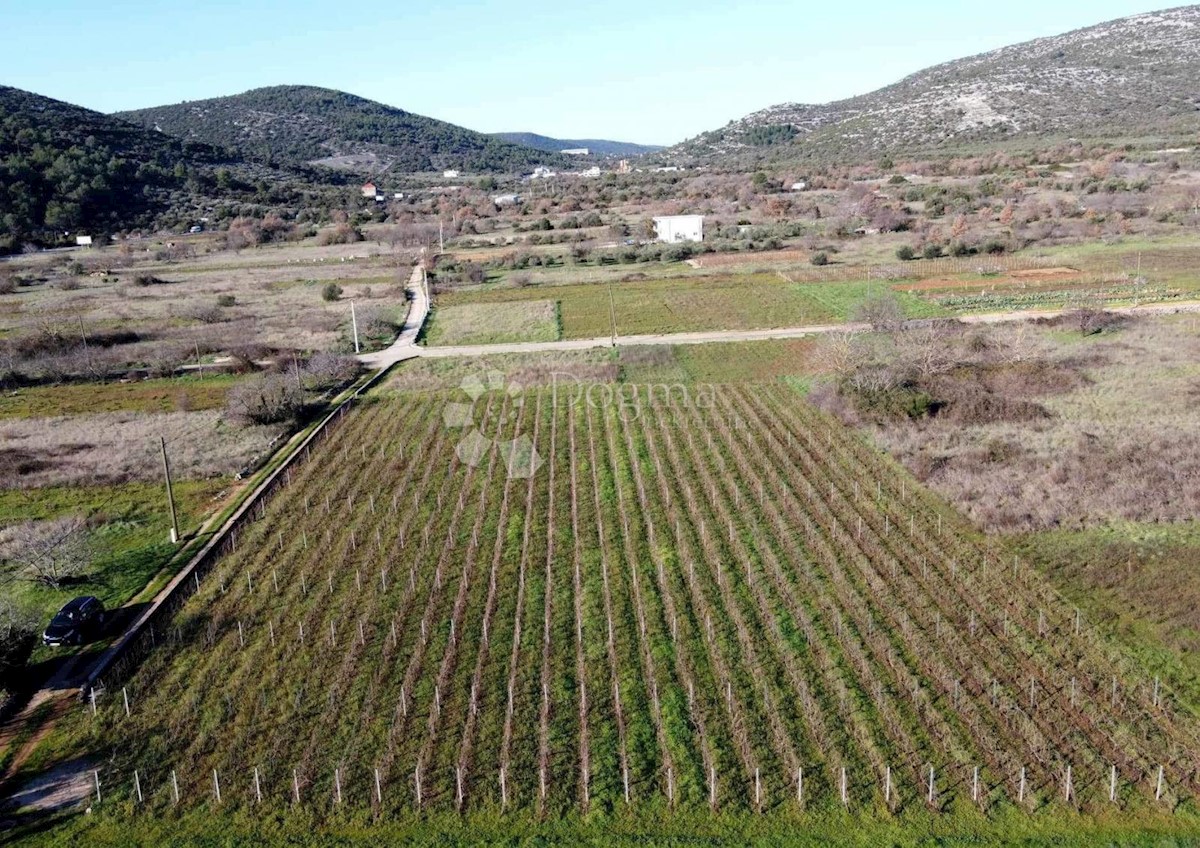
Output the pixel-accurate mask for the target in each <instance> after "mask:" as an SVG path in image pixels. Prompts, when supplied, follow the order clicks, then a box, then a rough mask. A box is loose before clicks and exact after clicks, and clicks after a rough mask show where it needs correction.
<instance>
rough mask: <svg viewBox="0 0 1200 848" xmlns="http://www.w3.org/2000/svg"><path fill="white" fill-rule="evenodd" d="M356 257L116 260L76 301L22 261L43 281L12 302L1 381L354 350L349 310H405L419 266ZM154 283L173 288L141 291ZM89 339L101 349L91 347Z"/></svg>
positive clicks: (0, 346) (85, 283)
mask: <svg viewBox="0 0 1200 848" xmlns="http://www.w3.org/2000/svg"><path fill="white" fill-rule="evenodd" d="M347 247H353V246H339V248H340V250H339V251H331V249H329V248H318V247H312V246H295V245H289V246H286V247H281V248H278V249H274V248H264V249H259V250H253V251H243V252H241V253H235V252H223V253H212V254H207V255H204V256H200V257H196V258H193V259H186V260H181V261H179V262H172V263H169V264H163V263H154V262H152V261H150V260H149V259H148V258H145V257H143V258H140V259H139V257H138V256H137V255H134V256H132V257H129V256H120V255H119V254H118V253H117V252H116V251H104V252H100V253H95V254H89V255H88V256H87V257H86V258H87V260H88V262H89V263H91V264H97V265H98V267H100V266H103V263H104V262H105V257H109V258H110V259H111V260H112V261H111V262H110V264H111V265H112V267H110V268H109V269H108V270H109V273H102V272H99V271H98V272H97V273H96V274H93V275H90V276H87V277H84V278H77V279H79V280H80V281H81V282H82V285H81V286H80V287H79V288H77V289H73V290H63V289H62V288H61V287H59V286H58V285H57V282H58V280H59V275H60V274H61V271H60V270H58V269H54V268H49V267H43V266H44V264H45V263H44V262H43V263H42V264H41V265H39V264H31V263H30V261H28V260H20V261H19V262H18V263H16V264H20V262H25V265H26V266H28V267H25V272H26V273H29V274H33V276H34V278H35V279H36V280H38V282H36V283H35V284H34V285H29V286H22V287H20V288H19V289H17V290H16V291H15V292H13V293H11V294H2V295H0V372H2V371H4V370H5V369H7V368H12V369H13V370H15V371H16V372H17V373H18V374H20V375H22V376H23V378H24V379H32V380H39V381H50V382H53V381H55V380H57V379H59V378H60V377H61V376H63V375H65V374H88V373H93V374H94V373H101V374H108V375H116V374H121V373H123V372H124V371H125V370H134V369H148V370H149V371H151V372H152V373H169V372H170V371H171V370H172V369H174V368H175V367H177V366H178V365H180V364H182V363H186V362H189V361H194V360H195V358H196V356H197V354H199V355H201V356H206V355H208V354H218V355H219V354H222V353H228V352H230V351H231V350H234V349H236V348H238V347H244V346H247V345H253V346H258V347H260V348H276V349H285V350H290V349H297V350H301V351H320V350H338V349H342V348H348V347H349V345H350V334H349V325H350V304H349V302H348V301H350V300H355V301H356V302H357V303H358V305H359V306H360V307H362V308H365V307H367V306H379V307H384V308H386V309H389V310H391V311H398V310H400V309H402V308H403V303H404V295H403V284H404V282H405V281H406V280H407V279H408V275H409V271H410V268H411V261H410V257H408V256H407V255H401V254H397V255H391V254H388V255H379V256H373V257H369V258H368V257H366V250H365V248H364V247H363V245H361V244H360V245H358V254H359V258H357V259H350V258H347V257H348V256H354V255H355V254H353V253H349V254H347V253H346V248H347ZM343 259H346V261H342V260H343ZM118 260H119V261H118ZM147 277H150V278H154V279H155V280H157V281H161V282H155V283H153V284H150V285H138V284H137V283H136V282H135V281H136V280H137V279H138V278H147ZM73 279H76V278H73ZM332 280H336V281H337V282H338V283H339V285H341V286H342V288H343V290H344V294H343V296H342V299H341V300H339V301H335V302H326V301H324V300H323V299H322V297H321V288H322V286H323V285H324V284H325V283H327V282H329V281H332ZM219 298H220V299H223V300H225V302H228V301H229V298H232V305H226V306H220V305H218V299H219ZM360 312H361V308H360ZM360 317H361V315H360ZM116 332H119V333H120V334H121V338H120V340H119V341H118V342H117V343H116V344H107V343H105V341H104V336H105V335H106V334H109V335H112V334H114V333H116ZM47 338H49V339H52V340H55V341H54V344H53V347H54V351H52V352H50V353H48V354H43V355H41V356H39V357H34V359H33V360H32V361H29V362H25V361H23V359H22V356H21V355H19V353H18V355H17V356H16V359H15V361H14V360H13V359H12V358H11V357H12V351H14V350H16V351H19V350H20V349H21V348H23V347H28V346H29V345H30V343H31V342H36V341H37V340H39V339H47ZM85 338H88V339H90V340H91V344H90V349H86V350H85V348H84V346H83V340H84V339H85ZM10 345H11V346H10Z"/></svg>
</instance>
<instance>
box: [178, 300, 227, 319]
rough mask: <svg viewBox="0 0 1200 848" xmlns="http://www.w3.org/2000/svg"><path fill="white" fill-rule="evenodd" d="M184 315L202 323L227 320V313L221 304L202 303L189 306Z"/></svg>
mask: <svg viewBox="0 0 1200 848" xmlns="http://www.w3.org/2000/svg"><path fill="white" fill-rule="evenodd" d="M184 316H185V317H187V318H191V319H192V320H193V321H199V322H200V323H201V324H219V323H220V322H222V321H224V320H225V315H224V313H222V312H221V309H220V307H219V306H208V305H207V304H201V303H196V304H192V305H191V306H189V307H188V308H187V309H186V310H185V312H184Z"/></svg>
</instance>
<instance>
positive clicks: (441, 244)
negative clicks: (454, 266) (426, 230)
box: [438, 221, 446, 253]
mask: <svg viewBox="0 0 1200 848" xmlns="http://www.w3.org/2000/svg"><path fill="white" fill-rule="evenodd" d="M445 252H446V233H445V225H444V224H443V222H441V221H438V253H445Z"/></svg>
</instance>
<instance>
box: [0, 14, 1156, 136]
mask: <svg viewBox="0 0 1200 848" xmlns="http://www.w3.org/2000/svg"><path fill="white" fill-rule="evenodd" d="M1159 2H1162V0H1159ZM1156 8H1162V7H1161V6H1160V5H1159V3H1155V2H1153V1H1151V2H1137V0H1089V1H1088V2H1079V0H1074V1H1073V2H1058V0H1052V2H1045V0H1038V1H1037V2H1035V0H1008V2H1005V3H1002V4H987V6H986V7H985V6H984V4H981V3H978V2H964V0H957V2H928V0H926V1H925V2H923V1H922V0H911V1H910V2H907V3H898V2H895V0H886V1H885V0H857V1H856V2H833V3H829V2H825V3H819V4H816V3H814V4H809V3H801V2H795V0H792V2H775V0H768V1H767V2H757V3H745V4H739V3H729V2H720V3H716V2H708V3H706V2H704V0H691V2H682V0H657V2H630V0H607V2H592V0H560V2H557V3H547V2H543V3H534V2H528V0H474V2H455V1H454V0H390V2H386V3H377V2H366V1H365V0H351V2H332V3H331V2H328V0H321V2H314V0H291V2H271V3H265V2H254V0H243V2H228V0H199V2H188V0H176V2H166V0H155V1H154V2H146V0H112V2H106V3H94V2H82V0H59V2H56V3H42V2H37V0H0V44H2V45H3V46H2V47H0V84H5V85H14V86H17V87H18V88H24V89H29V90H32V91H36V92H38V93H39V94H45V95H49V96H51V97H55V98H58V99H60V100H66V101H69V102H72V103H78V104H80V105H83V106H88V107H90V108H93V109H99V110H101V111H105V112H110V111H116V110H120V109H133V108H138V107H142V106H158V105H162V104H166V103H175V102H178V101H180V100H199V99H203V98H205V97H215V96H220V95H224V94H235V93H238V92H241V91H245V90H247V89H250V88H257V87H259V86H264V85H278V84H285V83H303V84H309V85H320V86H326V87H329V88H338V89H343V90H345V91H349V92H352V93H354V94H358V95H361V96H363V97H369V98H371V99H373V100H379V101H382V102H384V103H387V104H390V105H392V106H398V107H400V108H402V109H407V110H409V111H412V112H417V113H420V114H423V115H429V116H431V117H435V118H440V119H442V120H446V121H452V122H454V123H457V124H462V125H463V126H467V127H470V128H472V129H477V130H482V131H485V132H495V131H501V130H528V131H532V132H539V133H543V134H545V135H553V136H557V137H560V138H583V137H593V138H594V137H603V138H615V139H619V140H624V141H637V142H643V143H659V144H668V143H673V142H676V141H681V140H683V139H684V138H687V137H690V136H692V135H695V134H696V133H698V132H701V131H703V130H707V129H713V128H716V127H719V126H723V125H724V124H726V123H727V122H728V121H730V120H732V119H734V118H739V117H741V116H742V115H745V114H747V113H749V112H753V111H755V110H758V109H761V108H763V107H766V106H770V105H772V104H775V103H781V102H785V101H801V102H825V101H828V100H835V99H838V98H842V97H849V96H852V95H855V94H862V93H865V92H868V91H871V90H873V89H876V88H879V87H881V86H884V85H887V84H888V83H891V82H895V81H896V80H897V79H899V78H900V77H902V76H904V75H906V74H909V73H912V72H914V71H918V70H920V69H922V68H924V67H927V66H929V65H932V64H936V63H938V62H942V61H946V60H949V59H956V58H960V57H962V56H967V55H970V54H973V53H979V52H983V51H985V50H990V49H993V48H995V47H1002V46H1004V45H1006V44H1011V43H1014V42H1017V41H1024V40H1027V39H1030V38H1037V37H1039V36H1044V35H1055V34H1058V33H1060V32H1064V31H1067V30H1070V29H1075V28H1078V27H1081V26H1088V25H1090V24H1094V23H1100V22H1102V21H1105V20H1108V19H1111V18H1117V17H1123V16H1125V15H1131V14H1136V13H1139V12H1147V11H1152V10H1154V9H1156ZM985 9H986V11H985Z"/></svg>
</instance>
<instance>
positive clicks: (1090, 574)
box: [1017, 522, 1200, 715]
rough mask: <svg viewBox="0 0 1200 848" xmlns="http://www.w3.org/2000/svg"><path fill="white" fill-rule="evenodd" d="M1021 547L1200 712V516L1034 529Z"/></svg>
mask: <svg viewBox="0 0 1200 848" xmlns="http://www.w3.org/2000/svg"><path fill="white" fill-rule="evenodd" d="M1017 547H1018V549H1019V550H1020V551H1021V553H1022V554H1023V555H1024V556H1026V557H1028V558H1029V560H1030V561H1031V562H1033V563H1036V564H1037V565H1038V566H1039V567H1040V568H1041V569H1042V571H1043V572H1045V573H1046V575H1047V576H1048V577H1049V578H1050V579H1051V580H1052V581H1053V582H1054V583H1056V584H1057V585H1058V587H1059V589H1060V590H1061V591H1062V592H1063V593H1064V594H1065V595H1066V596H1067V597H1068V598H1070V599H1071V600H1072V602H1074V603H1076V604H1078V605H1079V607H1080V608H1081V610H1082V611H1083V614H1084V615H1085V616H1087V618H1088V619H1089V620H1090V621H1092V622H1093V623H1095V624H1097V625H1098V626H1100V627H1102V628H1103V629H1105V630H1106V631H1108V632H1110V633H1112V634H1113V635H1114V636H1115V637H1116V638H1115V640H1114V641H1115V642H1116V643H1118V644H1120V645H1122V647H1123V649H1124V650H1125V651H1126V653H1128V654H1129V655H1130V656H1131V657H1132V658H1134V659H1135V660H1136V661H1137V662H1138V663H1139V664H1140V665H1142V666H1143V667H1144V668H1145V669H1146V670H1147V671H1148V672H1150V673H1152V674H1159V675H1162V676H1163V678H1164V680H1166V681H1168V689H1169V690H1170V691H1171V693H1172V696H1173V698H1175V699H1176V700H1177V701H1179V702H1180V703H1181V704H1183V705H1185V706H1186V708H1187V709H1189V710H1190V711H1191V712H1192V713H1193V714H1194V715H1200V582H1198V581H1197V580H1196V562H1197V561H1198V560H1200V522H1190V523H1185V524H1175V525H1170V524H1135V523H1124V524H1115V525H1111V526H1108V527H1101V528H1096V529H1091V530H1078V531H1069V530H1053V531H1047V532H1042V533H1030V534H1026V535H1024V536H1022V537H1020V539H1019V541H1018V543H1017Z"/></svg>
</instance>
